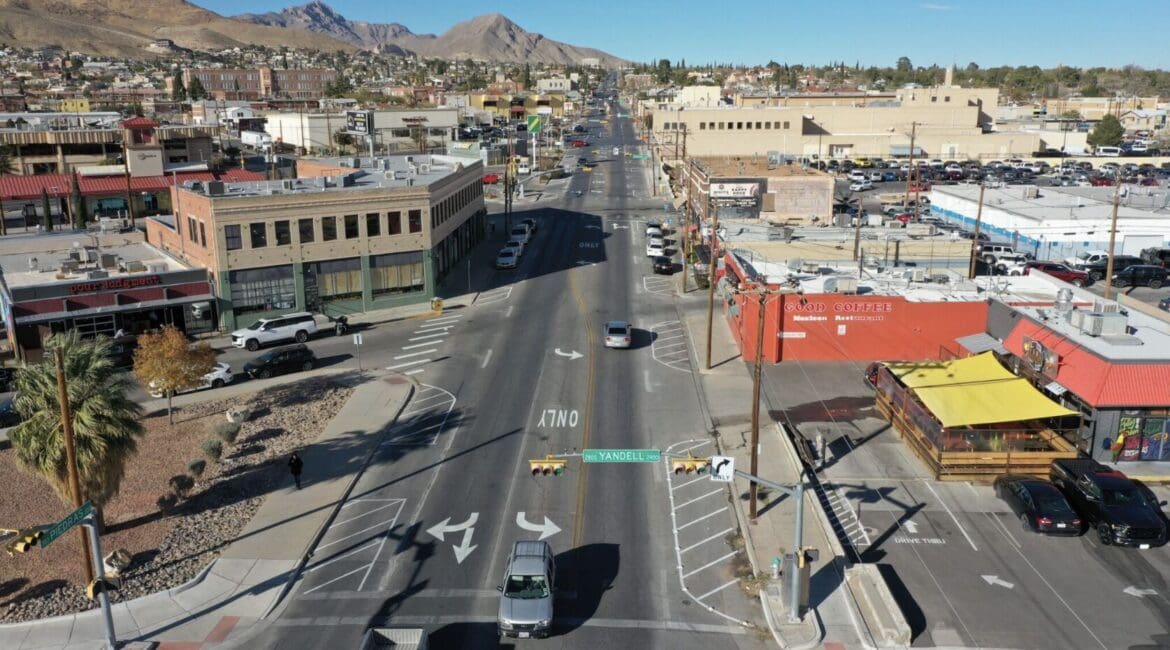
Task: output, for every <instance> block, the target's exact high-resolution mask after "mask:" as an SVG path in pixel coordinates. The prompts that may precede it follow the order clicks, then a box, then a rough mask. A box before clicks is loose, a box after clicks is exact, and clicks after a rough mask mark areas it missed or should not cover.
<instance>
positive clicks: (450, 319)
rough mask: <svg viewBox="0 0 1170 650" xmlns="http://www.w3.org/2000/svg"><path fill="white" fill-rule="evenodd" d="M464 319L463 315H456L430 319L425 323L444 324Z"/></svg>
mask: <svg viewBox="0 0 1170 650" xmlns="http://www.w3.org/2000/svg"><path fill="white" fill-rule="evenodd" d="M460 318H463V314H455V315H454V316H439V317H438V318H428V319H426V320H424V321H423V322H424V323H442V322H446V321H456V320H459V319H460Z"/></svg>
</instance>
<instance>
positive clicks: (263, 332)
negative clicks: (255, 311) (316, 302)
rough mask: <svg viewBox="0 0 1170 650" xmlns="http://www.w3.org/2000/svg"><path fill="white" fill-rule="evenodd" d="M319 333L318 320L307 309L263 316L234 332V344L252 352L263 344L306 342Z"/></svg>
mask: <svg viewBox="0 0 1170 650" xmlns="http://www.w3.org/2000/svg"><path fill="white" fill-rule="evenodd" d="M316 333H317V321H316V319H314V318H313V315H312V314H310V313H309V312H307V311H302V312H296V313H292V314H285V315H283V316H277V317H275V318H261V319H260V320H258V321H256V322H255V323H252V324H251V325H249V326H247V327H245V328H243V329H238V330H236V331H234V332H232V345H234V346H236V347H237V348H247V349H248V350H249V351H251V352H255V351H256V350H259V349H260V347H261V346H263V345H268V344H270V343H281V342H284V341H296V342H297V343H304V342H305V341H308V340H309V337H311V336H313V335H315V334H316Z"/></svg>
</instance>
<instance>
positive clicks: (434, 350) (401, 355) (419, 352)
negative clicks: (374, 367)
mask: <svg viewBox="0 0 1170 650" xmlns="http://www.w3.org/2000/svg"><path fill="white" fill-rule="evenodd" d="M438 351H439V349H438V348H431V349H429V350H420V351H418V352H409V353H407V354H400V355H398V356H396V357H394V360H395V361H398V360H399V359H409V358H411V357H417V356H421V355H424V354H430V353H432V352H438Z"/></svg>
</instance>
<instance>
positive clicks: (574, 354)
mask: <svg viewBox="0 0 1170 650" xmlns="http://www.w3.org/2000/svg"><path fill="white" fill-rule="evenodd" d="M553 352H556V354H557V356H558V357H568V358H569V360H570V361H576V360H577V359H580V358H581V357H583V356H585V355H583V354H581V353H580V352H578V351H576V350H569V351H568V352H561V349H560V348H557V349H555V350H553Z"/></svg>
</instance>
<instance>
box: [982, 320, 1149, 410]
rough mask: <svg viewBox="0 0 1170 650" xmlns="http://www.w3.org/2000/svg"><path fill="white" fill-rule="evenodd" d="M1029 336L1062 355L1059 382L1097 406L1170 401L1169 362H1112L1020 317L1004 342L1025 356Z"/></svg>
mask: <svg viewBox="0 0 1170 650" xmlns="http://www.w3.org/2000/svg"><path fill="white" fill-rule="evenodd" d="M1025 336H1028V337H1030V338H1032V339H1033V340H1035V341H1038V342H1040V343H1041V344H1043V345H1044V346H1045V347H1047V348H1048V349H1050V350H1053V351H1054V352H1056V353H1057V354H1058V355H1059V356H1060V366H1059V369H1058V370H1057V372H1056V381H1057V382H1058V383H1059V384H1060V385H1061V386H1064V387H1065V388H1067V389H1068V390H1069V391H1070V392H1072V393H1074V394H1075V395H1076V396H1077V397H1079V398H1080V399H1082V400H1083V401H1084V402H1085V403H1087V404H1089V405H1090V406H1093V407H1095V408H1109V407H1141V406H1165V405H1166V404H1170V363H1148V362H1147V363H1139V362H1118V361H1110V360H1107V359H1104V358H1102V357H1100V356H1097V355H1096V354H1094V353H1093V352H1091V351H1089V350H1087V349H1085V348H1083V347H1081V346H1080V345H1078V344H1077V343H1076V342H1075V341H1071V340H1069V339H1067V338H1065V337H1063V336H1061V335H1060V334H1057V333H1055V332H1053V331H1052V330H1049V329H1047V328H1045V327H1043V326H1041V325H1039V324H1037V323H1034V322H1032V321H1029V320H1024V319H1021V320H1019V321H1018V322H1017V323H1016V327H1015V329H1013V330H1012V333H1011V334H1009V335H1008V337H1007V338H1006V339H1005V340H1004V342H1003V344H1004V347H1006V348H1007V349H1008V350H1010V351H1011V352H1012V353H1013V354H1015V355H1016V356H1021V357H1022V356H1023V347H1024V346H1023V338H1024V337H1025Z"/></svg>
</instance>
